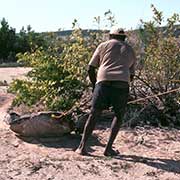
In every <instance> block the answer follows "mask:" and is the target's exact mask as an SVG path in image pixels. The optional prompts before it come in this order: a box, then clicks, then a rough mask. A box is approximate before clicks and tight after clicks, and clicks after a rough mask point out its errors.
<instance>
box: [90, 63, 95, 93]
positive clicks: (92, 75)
mask: <svg viewBox="0 0 180 180" xmlns="http://www.w3.org/2000/svg"><path fill="white" fill-rule="evenodd" d="M88 75H89V79H90V81H91V83H92V88H93V89H92V92H93V91H94V88H95V84H96V72H95V67H93V66H88Z"/></svg>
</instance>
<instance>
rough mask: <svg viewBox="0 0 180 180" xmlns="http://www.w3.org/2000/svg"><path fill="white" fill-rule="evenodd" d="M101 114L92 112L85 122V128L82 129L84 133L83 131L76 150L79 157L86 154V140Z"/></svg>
mask: <svg viewBox="0 0 180 180" xmlns="http://www.w3.org/2000/svg"><path fill="white" fill-rule="evenodd" d="M100 114H101V111H97V110H96V111H93V112H92V113H91V114H90V115H89V117H88V119H87V122H86V124H85V127H84V131H83V136H82V139H81V142H80V145H79V147H78V148H77V149H76V152H77V153H78V154H81V155H86V154H87V152H86V143H87V140H88V138H89V137H90V135H91V134H92V131H93V130H94V128H95V125H96V121H97V119H98V118H99V116H100Z"/></svg>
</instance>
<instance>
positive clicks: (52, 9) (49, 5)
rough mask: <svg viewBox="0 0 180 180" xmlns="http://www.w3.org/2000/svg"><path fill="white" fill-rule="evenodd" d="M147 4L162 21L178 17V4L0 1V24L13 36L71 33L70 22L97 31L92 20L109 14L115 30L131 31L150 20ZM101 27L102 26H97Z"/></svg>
mask: <svg viewBox="0 0 180 180" xmlns="http://www.w3.org/2000/svg"><path fill="white" fill-rule="evenodd" d="M151 4H154V5H155V7H156V8H157V9H158V10H160V11H163V15H164V17H165V19H167V18H168V17H170V16H171V15H172V14H173V13H174V12H176V13H179V14H180V0H0V20H2V18H5V19H6V20H7V21H8V24H9V25H10V27H13V28H15V29H16V32H19V30H20V29H21V28H22V26H24V27H27V25H31V27H32V29H33V30H35V31H36V32H46V31H57V30H58V29H61V30H69V29H72V22H73V20H74V19H77V20H78V24H79V26H80V27H81V28H82V29H97V28H98V27H97V24H95V23H94V17H97V16H100V17H101V19H102V22H103V17H104V13H105V12H106V11H108V10H111V12H112V14H113V15H114V16H115V19H116V21H117V23H118V24H117V25H116V26H118V27H121V28H124V29H125V30H129V29H135V28H137V27H138V26H139V25H140V19H143V20H144V21H149V20H151V19H152V10H151ZM100 28H104V27H103V23H102V25H101V26H100Z"/></svg>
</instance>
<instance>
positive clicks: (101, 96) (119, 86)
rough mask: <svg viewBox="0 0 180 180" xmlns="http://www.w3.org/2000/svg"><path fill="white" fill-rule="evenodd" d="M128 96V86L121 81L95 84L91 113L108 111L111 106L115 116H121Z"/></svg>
mask: <svg viewBox="0 0 180 180" xmlns="http://www.w3.org/2000/svg"><path fill="white" fill-rule="evenodd" d="M128 95H129V84H128V82H123V81H102V82H99V83H98V84H96V86H95V89H94V92H93V99H92V112H93V111H96V110H100V111H101V110H104V109H108V107H110V106H112V107H113V111H114V112H115V114H119V113H120V114H121V115H123V114H124V112H125V108H126V105H127V100H128Z"/></svg>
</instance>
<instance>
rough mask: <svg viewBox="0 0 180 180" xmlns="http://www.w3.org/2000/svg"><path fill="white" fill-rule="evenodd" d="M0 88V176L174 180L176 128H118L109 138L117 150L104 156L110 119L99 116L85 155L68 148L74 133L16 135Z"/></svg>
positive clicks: (179, 158)
mask: <svg viewBox="0 0 180 180" xmlns="http://www.w3.org/2000/svg"><path fill="white" fill-rule="evenodd" d="M12 99H13V96H12V95H11V94H6V93H1V94H0V180H10V179H14V180H79V179H81V180H91V179H94V180H101V179H102V180H109V179H111V180H179V179H180V130H176V129H172V130H167V129H159V128H151V127H147V128H142V127H141V128H140V127H139V128H138V127H137V128H136V129H134V130H132V129H122V130H121V131H120V132H119V134H118V137H117V139H116V141H115V143H114V147H115V148H116V149H118V150H119V151H120V152H121V155H120V156H117V157H113V158H110V157H104V156H103V155H102V154H103V150H104V146H105V144H106V141H107V138H108V135H109V130H110V122H99V123H98V124H97V127H96V129H95V131H94V132H93V136H92V137H91V138H90V140H89V144H88V145H89V152H90V156H80V155H78V154H76V153H75V152H74V150H75V149H76V148H77V146H78V144H79V141H80V139H81V136H80V135H75V134H74V133H72V134H71V135H67V136H64V137H59V138H37V139H35V138H22V137H18V136H16V135H15V134H14V133H13V132H12V131H10V129H9V127H8V125H6V124H5V123H4V122H3V119H4V116H5V115H6V111H7V109H8V107H9V106H10V104H11V102H12Z"/></svg>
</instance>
